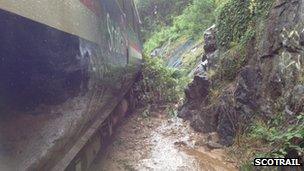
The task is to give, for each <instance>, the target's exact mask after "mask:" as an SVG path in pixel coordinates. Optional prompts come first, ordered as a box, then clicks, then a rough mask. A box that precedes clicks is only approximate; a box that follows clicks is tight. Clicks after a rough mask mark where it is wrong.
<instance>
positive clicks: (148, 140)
mask: <svg viewBox="0 0 304 171" xmlns="http://www.w3.org/2000/svg"><path fill="white" fill-rule="evenodd" d="M116 132H117V133H116V135H115V137H114V142H113V143H112V144H111V145H110V146H109V147H108V148H107V149H106V151H104V152H102V153H101V154H100V155H99V157H98V158H97V160H96V161H95V162H94V163H93V165H92V167H91V169H90V170H93V171H103V170H113V171H116V170H117V171H120V170H140V171H145V170H147V171H150V170H155V171H163V170H166V171H189V170H190V171H192V170H193V171H205V170H206V171H209V170H210V171H234V170H237V169H236V168H235V167H234V164H232V163H228V162H226V154H225V151H224V150H223V149H216V150H208V149H207V148H205V147H204V146H203V145H200V146H199V145H197V142H198V141H201V140H203V139H205V138H206V137H205V136H204V135H202V134H199V133H197V132H195V131H193V130H192V129H191V127H190V126H189V123H188V122H184V121H183V120H181V119H178V118H166V117H161V118H159V117H151V118H143V117H141V116H140V115H133V116H131V117H130V118H128V119H127V120H126V121H124V123H123V125H122V126H121V127H120V128H118V130H117V131H116Z"/></svg>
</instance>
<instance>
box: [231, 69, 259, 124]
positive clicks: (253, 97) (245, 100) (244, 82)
mask: <svg viewBox="0 0 304 171" xmlns="http://www.w3.org/2000/svg"><path fill="white" fill-rule="evenodd" d="M261 82H262V77H261V75H260V71H259V70H258V69H256V68H254V67H252V66H246V67H244V68H243V69H242V70H241V71H240V74H239V76H238V78H237V84H236V89H235V92H234V98H235V101H236V110H237V112H238V113H239V114H240V115H242V117H243V118H244V121H247V120H248V119H249V118H251V117H252V115H253V114H254V111H255V110H257V109H258V108H259V103H258V102H259V97H260V95H259V93H258V92H259V90H260V87H261Z"/></svg>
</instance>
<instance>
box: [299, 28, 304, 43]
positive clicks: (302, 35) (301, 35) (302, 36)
mask: <svg viewBox="0 0 304 171" xmlns="http://www.w3.org/2000/svg"><path fill="white" fill-rule="evenodd" d="M300 45H301V46H304V29H303V30H302V32H301V33H300Z"/></svg>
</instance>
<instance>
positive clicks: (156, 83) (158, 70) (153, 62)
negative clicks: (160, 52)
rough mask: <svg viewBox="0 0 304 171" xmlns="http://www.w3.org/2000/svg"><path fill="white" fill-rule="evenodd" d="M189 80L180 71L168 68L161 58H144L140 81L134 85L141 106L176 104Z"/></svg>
mask: <svg viewBox="0 0 304 171" xmlns="http://www.w3.org/2000/svg"><path fill="white" fill-rule="evenodd" d="M188 82H189V78H188V77H186V75H185V73H183V71H182V70H178V69H174V68H169V67H167V66H166V65H165V63H164V61H163V60H162V59H161V58H150V57H145V58H144V64H143V68H142V79H141V80H140V81H139V82H138V83H137V84H136V85H135V91H137V92H138V93H137V94H138V97H137V99H138V100H139V102H140V104H141V105H143V106H147V105H155V106H159V105H164V104H169V103H178V102H179V101H180V100H181V99H182V98H183V94H184V88H185V86H186V85H187V84H188Z"/></svg>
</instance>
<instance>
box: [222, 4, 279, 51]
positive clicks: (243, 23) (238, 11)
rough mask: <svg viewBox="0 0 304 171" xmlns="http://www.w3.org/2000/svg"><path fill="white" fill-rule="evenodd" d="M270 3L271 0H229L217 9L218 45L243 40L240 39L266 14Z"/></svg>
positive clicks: (245, 37) (227, 46)
mask: <svg viewBox="0 0 304 171" xmlns="http://www.w3.org/2000/svg"><path fill="white" fill-rule="evenodd" d="M272 3H273V0H269V1H265V0H249V1H244V0H229V1H228V2H227V3H226V4H225V5H223V6H222V7H221V8H220V9H219V10H218V11H219V12H218V13H219V14H218V20H217V28H218V34H217V38H218V43H219V45H220V46H221V47H224V48H229V47H230V43H231V42H236V43H239V42H242V41H243V42H244V41H245V40H242V39H247V38H248V34H249V33H253V31H250V30H255V29H254V28H255V25H256V23H257V22H258V21H259V20H261V18H264V17H266V16H267V14H268V12H269V9H270V7H271V6H272ZM248 30H249V31H248ZM246 32H247V34H246ZM251 35H252V34H251Z"/></svg>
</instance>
